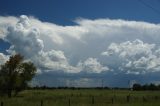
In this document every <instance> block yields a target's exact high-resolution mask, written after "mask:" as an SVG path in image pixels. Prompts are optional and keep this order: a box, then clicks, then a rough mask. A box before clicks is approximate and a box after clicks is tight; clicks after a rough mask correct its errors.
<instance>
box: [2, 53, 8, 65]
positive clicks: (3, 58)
mask: <svg viewBox="0 0 160 106" xmlns="http://www.w3.org/2000/svg"><path fill="white" fill-rule="evenodd" d="M7 60H8V56H6V55H4V54H3V53H0V65H2V64H4V63H5V62H6V61H7Z"/></svg>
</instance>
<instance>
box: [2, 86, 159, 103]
mask: <svg viewBox="0 0 160 106" xmlns="http://www.w3.org/2000/svg"><path fill="white" fill-rule="evenodd" d="M42 100H43V101H42ZM0 101H3V102H4V104H3V106H160V91H127V90H97V89H81V90H71V89H56V90H26V91H23V92H21V93H20V94H19V95H18V97H13V98H10V99H9V98H7V97H3V98H2V97H1V98H0Z"/></svg>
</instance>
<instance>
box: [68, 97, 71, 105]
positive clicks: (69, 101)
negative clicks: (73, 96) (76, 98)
mask: <svg viewBox="0 0 160 106" xmlns="http://www.w3.org/2000/svg"><path fill="white" fill-rule="evenodd" d="M68 103H69V106H71V100H70V98H69V100H68Z"/></svg>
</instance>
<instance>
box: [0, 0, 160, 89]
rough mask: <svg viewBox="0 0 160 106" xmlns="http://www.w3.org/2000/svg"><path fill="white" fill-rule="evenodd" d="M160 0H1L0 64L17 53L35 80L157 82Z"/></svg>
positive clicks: (123, 84)
mask: <svg viewBox="0 0 160 106" xmlns="http://www.w3.org/2000/svg"><path fill="white" fill-rule="evenodd" d="M159 22H160V1H159V0H43V1H42V0H14V1H9V0H1V3H0V64H3V63H4V62H5V61H6V60H7V59H8V57H9V56H10V55H11V54H14V53H20V54H22V55H23V56H24V57H25V59H26V60H30V61H32V62H34V63H35V65H36V66H37V68H38V73H37V77H36V79H35V80H34V81H33V82H34V83H35V84H40V83H41V84H43V85H44V84H45V85H49V86H90V87H92V86H101V82H102V80H104V85H105V86H121V87H128V82H129V81H136V82H138V83H151V82H153V83H160V76H159V73H160V71H159V70H160V43H159V40H158V39H160V35H159V33H160V25H159Z"/></svg>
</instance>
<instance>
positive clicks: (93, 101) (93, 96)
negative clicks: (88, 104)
mask: <svg viewBox="0 0 160 106" xmlns="http://www.w3.org/2000/svg"><path fill="white" fill-rule="evenodd" d="M92 104H94V96H92Z"/></svg>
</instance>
